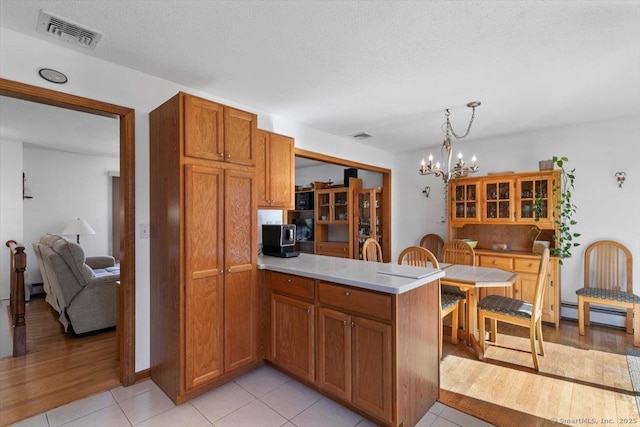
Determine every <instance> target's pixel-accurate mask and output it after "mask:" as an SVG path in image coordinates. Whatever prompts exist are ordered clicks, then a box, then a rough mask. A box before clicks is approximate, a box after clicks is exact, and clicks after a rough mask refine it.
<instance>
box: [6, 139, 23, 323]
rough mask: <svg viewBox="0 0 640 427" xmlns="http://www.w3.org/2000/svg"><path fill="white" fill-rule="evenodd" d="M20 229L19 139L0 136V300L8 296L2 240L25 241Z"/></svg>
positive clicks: (20, 152)
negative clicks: (0, 137)
mask: <svg viewBox="0 0 640 427" xmlns="http://www.w3.org/2000/svg"><path fill="white" fill-rule="evenodd" d="M22 229H23V226H22V142H19V141H11V140H6V139H3V140H0V249H1V250H0V299H8V298H9V294H10V290H9V250H8V249H6V248H5V242H6V241H7V240H15V241H16V242H18V243H24V244H26V243H25V242H24V236H23V234H22ZM5 314H6V313H0V315H5Z"/></svg>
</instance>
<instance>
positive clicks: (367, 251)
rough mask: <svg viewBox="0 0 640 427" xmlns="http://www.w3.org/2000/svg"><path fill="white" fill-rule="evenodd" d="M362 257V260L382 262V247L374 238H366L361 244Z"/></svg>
mask: <svg viewBox="0 0 640 427" xmlns="http://www.w3.org/2000/svg"><path fill="white" fill-rule="evenodd" d="M362 259H363V260H364V261H373V262H383V261H382V248H381V247H380V244H379V243H378V241H377V240H376V239H373V238H368V239H367V240H365V241H364V243H363V244H362Z"/></svg>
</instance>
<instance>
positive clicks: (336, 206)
mask: <svg viewBox="0 0 640 427" xmlns="http://www.w3.org/2000/svg"><path fill="white" fill-rule="evenodd" d="M348 221H349V190H340V191H334V192H333V219H332V222H338V223H341V222H345V223H346V222H348Z"/></svg>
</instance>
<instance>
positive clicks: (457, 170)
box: [418, 101, 480, 184]
mask: <svg viewBox="0 0 640 427" xmlns="http://www.w3.org/2000/svg"><path fill="white" fill-rule="evenodd" d="M478 106H480V101H473V102H469V103H468V104H467V107H469V108H471V111H472V112H471V120H469V126H468V127H467V132H466V133H465V134H464V135H462V136H460V135H458V134H456V133H455V131H454V130H453V127H452V126H451V120H449V114H450V113H449V109H448V108H447V109H446V113H445V116H446V117H447V123H446V130H445V138H444V141H443V142H442V154H443V155H444V151H445V150H446V152H447V164H446V169H442V168H441V167H440V162H436V164H435V165H434V164H433V155H432V154H431V153H429V164H425V161H424V159H422V162H421V163H420V169H419V170H418V173H420V175H435V176H441V177H442V179H443V181H444V183H445V184H447V183H448V182H449V181H450V180H451V179H452V178H458V177H461V176H466V175H467V174H469V173H475V172H478V169H479V168H478V165H477V164H476V161H477V160H476V156H475V155H474V156H473V157H472V158H471V166H465V163H464V160H462V153H458V162H457V163H456V164H455V165H454V166H453V167H452V166H451V157H452V154H453V153H452V147H451V136H453V137H455V138H456V139H462V138H464V137H466V136H467V135H469V131H470V130H471V124H472V123H473V119H474V118H475V115H476V107H478Z"/></svg>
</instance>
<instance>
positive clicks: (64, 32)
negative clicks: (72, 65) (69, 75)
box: [38, 9, 103, 50]
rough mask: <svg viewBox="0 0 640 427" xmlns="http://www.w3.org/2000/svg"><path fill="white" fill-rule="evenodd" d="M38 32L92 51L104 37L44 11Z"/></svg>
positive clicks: (97, 32)
mask: <svg viewBox="0 0 640 427" xmlns="http://www.w3.org/2000/svg"><path fill="white" fill-rule="evenodd" d="M38 32H39V33H42V34H47V35H50V36H51V37H55V38H57V39H58V40H62V41H65V42H67V43H70V44H72V45H76V46H82V47H84V48H87V49H91V50H94V49H95V48H96V46H97V45H98V42H99V41H100V39H101V38H102V35H103V34H102V33H101V32H99V31H96V30H92V29H91V28H88V27H83V26H80V25H78V24H76V23H74V22H72V21H70V20H68V19H66V18H61V17H59V16H56V15H54V14H52V13H49V12H45V11H44V10H42V9H41V10H40V17H39V19H38Z"/></svg>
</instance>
